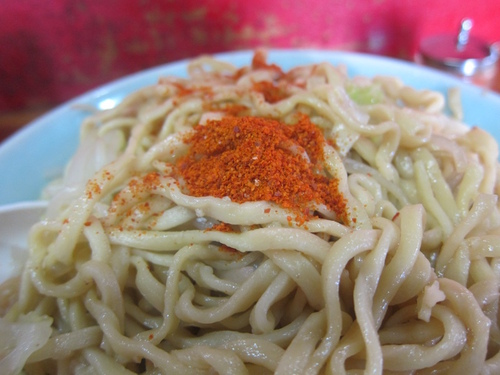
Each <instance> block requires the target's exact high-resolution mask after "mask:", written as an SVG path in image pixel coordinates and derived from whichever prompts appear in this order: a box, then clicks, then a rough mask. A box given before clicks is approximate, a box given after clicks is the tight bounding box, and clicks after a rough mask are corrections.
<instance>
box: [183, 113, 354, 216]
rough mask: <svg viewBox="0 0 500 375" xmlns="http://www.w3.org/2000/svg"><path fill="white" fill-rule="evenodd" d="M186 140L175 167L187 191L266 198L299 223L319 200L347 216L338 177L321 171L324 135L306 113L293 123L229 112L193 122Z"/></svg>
mask: <svg viewBox="0 0 500 375" xmlns="http://www.w3.org/2000/svg"><path fill="white" fill-rule="evenodd" d="M185 142H186V143H188V144H189V145H190V148H189V151H188V153H187V154H186V155H185V156H183V157H182V158H180V159H179V160H178V162H177V163H176V168H177V173H178V174H179V175H181V176H182V178H183V180H184V182H185V186H186V188H187V189H188V193H189V194H190V195H193V196H197V197H201V196H214V197H218V198H222V197H229V198H230V199H231V200H232V201H234V202H238V203H243V202H248V201H260V200H264V201H270V202H274V203H277V204H278V205H280V206H282V207H284V208H287V209H291V210H293V211H294V212H295V213H296V214H297V215H298V218H299V217H300V218H301V221H304V220H307V219H308V218H310V217H312V216H313V210H314V206H315V205H317V204H319V203H323V204H325V205H326V206H327V207H328V208H329V209H330V210H333V211H335V212H336V213H337V215H338V216H339V217H340V218H345V215H346V213H345V212H346V201H345V199H344V197H343V196H342V194H341V193H340V192H339V191H338V180H337V179H335V178H328V177H327V176H326V175H325V174H324V173H322V172H323V165H322V162H323V147H324V144H325V139H324V137H323V135H322V133H321V131H320V130H319V129H318V128H317V127H316V126H315V125H314V124H312V123H311V121H310V120H309V118H308V117H306V116H301V117H300V118H299V120H298V122H297V123H296V124H295V125H286V124H283V123H281V122H279V121H277V120H273V119H269V118H262V117H232V116H227V117H224V118H222V119H221V120H213V121H209V122H207V123H206V124H205V125H198V126H196V127H195V128H194V132H193V133H191V134H190V135H189V136H187V137H186V139H185ZM311 208H312V210H311Z"/></svg>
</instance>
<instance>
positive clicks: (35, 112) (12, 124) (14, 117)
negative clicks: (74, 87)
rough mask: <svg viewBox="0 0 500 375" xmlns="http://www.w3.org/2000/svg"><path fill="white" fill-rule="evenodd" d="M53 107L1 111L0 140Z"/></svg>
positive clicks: (498, 79)
mask: <svg viewBox="0 0 500 375" xmlns="http://www.w3.org/2000/svg"><path fill="white" fill-rule="evenodd" d="M496 71H497V74H496V76H495V77H494V78H493V80H492V84H491V89H492V90H493V91H496V92H498V93H500V61H499V63H498V66H497V69H496ZM51 109H52V107H49V108H45V107H42V108H30V109H25V110H19V111H10V112H3V113H2V112H0V142H2V141H3V140H5V139H6V138H8V137H9V136H10V135H12V134H14V133H15V132H16V131H18V130H19V129H21V128H22V127H23V126H25V125H26V124H28V123H30V122H31V121H33V120H34V119H36V118H37V117H39V116H41V115H43V114H44V113H46V112H47V111H49V110H51Z"/></svg>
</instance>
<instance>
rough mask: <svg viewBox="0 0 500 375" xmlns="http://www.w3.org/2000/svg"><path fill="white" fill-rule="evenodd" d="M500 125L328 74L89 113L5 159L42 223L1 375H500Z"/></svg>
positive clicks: (471, 90)
mask: <svg viewBox="0 0 500 375" xmlns="http://www.w3.org/2000/svg"><path fill="white" fill-rule="evenodd" d="M499 118H500V99H499V97H498V96H497V95H496V94H494V93H491V92H489V91H486V90H484V89H482V88H479V87H475V86H471V85H467V84H464V83H462V82H460V81H458V80H456V79H455V78H453V77H451V76H447V75H444V74H442V73H440V72H437V71H434V70H432V69H429V68H424V67H420V66H416V65H414V64H411V63H405V62H401V61H396V60H391V59H387V58H382V57H373V56H367V55H362V54H354V53H344V52H332V51H313V50H271V51H263V50H258V51H244V52H235V53H227V54H220V55H216V56H200V57H198V58H195V59H192V60H186V61H181V62H178V63H174V64H168V65H165V66H160V67H158V68H153V69H151V70H148V71H145V72H140V73H138V74H135V75H133V76H129V77H126V78H124V79H121V80H119V81H116V82H112V83H110V84H109V85H106V86H104V87H101V88H99V89H96V90H94V91H92V92H90V93H88V94H85V95H83V96H81V97H78V98H76V99H74V100H72V101H70V102H69V103H66V104H64V105H63V106H61V107H59V108H57V109H55V110H54V111H52V112H51V113H49V114H47V115H46V116H44V117H42V118H41V119H39V120H37V121H36V122H34V123H33V124H31V125H30V126H28V127H27V128H26V129H23V130H22V131H21V132H19V133H18V134H16V135H14V136H13V137H12V138H10V139H9V140H7V141H6V142H5V143H4V144H3V145H2V146H1V147H0V171H2V176H4V177H5V178H3V179H2V180H1V184H2V186H0V188H1V189H0V190H1V191H2V200H3V201H2V202H1V203H2V204H15V202H21V201H33V200H40V201H43V202H44V203H43V213H42V214H41V215H40V217H39V219H38V220H35V222H34V224H33V225H32V226H30V229H29V233H26V244H27V245H26V247H27V253H26V257H25V258H23V266H22V267H21V268H20V271H19V272H18V274H17V275H16V276H14V277H12V278H10V279H8V280H7V281H5V282H4V283H3V284H2V285H1V296H2V297H1V305H0V306H2V310H1V311H2V313H1V318H0V328H1V330H2V333H3V334H2V336H1V338H0V344H1V345H0V347H1V348H2V349H1V352H0V365H1V366H2V369H5V371H6V372H7V373H8V374H17V373H19V372H21V371H24V373H27V374H37V373H40V372H43V373H49V374H52V373H103V374H104V373H141V374H161V373H183V374H184V373H186V374H191V373H192V374H213V373H219V374H302V373H307V374H334V373H335V374H336V373H344V374H356V373H362V372H364V371H367V372H370V373H373V374H396V373H397V374H417V373H418V374H445V373H467V374H480V373H483V374H493V373H498V372H499V371H500V339H499V337H500V330H499V326H498V323H499V315H498V310H499V307H500V305H499V303H500V297H499V296H500V294H499V287H500V279H499V277H500V266H499V265H500V210H499V205H498V192H499V186H500V185H499V179H498V175H497V171H498V156H499V154H498V141H497V140H498V139H500V137H499V134H498V133H499V132H500V131H499V130H498V122H499V120H498V119H499ZM0 225H3V224H0ZM2 256H3V257H4V258H3V259H5V258H6V257H8V256H10V254H8V252H3V254H2Z"/></svg>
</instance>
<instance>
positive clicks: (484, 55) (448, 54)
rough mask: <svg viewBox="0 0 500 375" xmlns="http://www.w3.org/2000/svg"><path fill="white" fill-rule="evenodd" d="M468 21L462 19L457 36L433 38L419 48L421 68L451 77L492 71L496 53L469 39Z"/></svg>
mask: <svg viewBox="0 0 500 375" xmlns="http://www.w3.org/2000/svg"><path fill="white" fill-rule="evenodd" d="M471 28H472V20H470V19H464V20H463V21H462V22H461V24H460V30H459V32H458V35H450V34H448V35H446V34H445V35H436V36H432V37H429V38H426V39H424V40H423V41H422V42H421V44H420V58H421V60H422V62H423V63H424V64H425V65H428V66H432V67H435V68H438V69H441V70H445V71H448V72H451V73H455V74H459V75H463V76H467V77H470V76H473V75H475V74H477V73H480V72H482V71H484V70H487V69H489V68H491V67H493V66H494V65H495V64H496V62H497V60H498V50H497V49H496V48H495V47H494V46H492V45H490V44H488V43H486V42H484V41H482V40H480V39H477V38H474V37H472V36H471V35H470V30H471Z"/></svg>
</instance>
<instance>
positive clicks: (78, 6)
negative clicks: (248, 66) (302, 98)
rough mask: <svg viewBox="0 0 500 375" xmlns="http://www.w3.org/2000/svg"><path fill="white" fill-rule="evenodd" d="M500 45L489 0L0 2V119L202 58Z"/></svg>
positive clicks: (497, 14)
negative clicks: (423, 43)
mask: <svg viewBox="0 0 500 375" xmlns="http://www.w3.org/2000/svg"><path fill="white" fill-rule="evenodd" d="M464 17H470V18H472V19H473V21H474V28H473V30H472V33H473V35H475V36H477V37H480V38H484V39H486V40H488V41H490V42H493V41H498V40H500V26H499V21H500V1H496V0H495V1H494V0H475V1H465V0H449V1H443V0H421V1H418V0H357V1H355V0H318V1H313V0H309V1H307V0H289V1H286V0H275V1H273V0H251V1H234V0H233V1H231V0H206V1H196V0H181V1H175V0H171V1H168V0H167V1H161V2H160V1H152V0H123V1H118V0H86V1H83V0H46V1H43V0H0V113H1V112H2V111H3V112H5V111H17V110H21V109H25V108H48V107H51V106H54V105H56V104H58V103H60V102H62V101H65V100H67V99H69V98H71V97H73V96H75V95H77V94H80V93H82V92H84V91H86V90H88V89H91V88H93V87H96V86H98V85H100V84H102V83H105V82H108V81H111V80H113V79H115V78H118V77H121V76H123V75H126V74H128V73H131V72H135V71H138V70H141V69H144V68H148V67H151V66H155V65H158V64H161V63H165V62H169V61H173V60H177V59H181V58H186V57H192V56H196V55H198V54H201V53H211V52H222V51H228V50H236V49H248V48H253V47H257V46H267V47H286V48H293V47H307V48H312V47H319V48H329V49H342V50H354V51H362V52H369V53H375V54H381V55H388V56H393V57H398V58H403V59H411V58H412V56H413V53H414V52H415V49H416V48H417V46H418V43H419V41H420V40H421V38H423V37H425V36H429V35H432V34H436V33H443V32H451V33H455V32H456V31H457V28H458V25H459V23H460V20H461V19H462V18H464Z"/></svg>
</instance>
